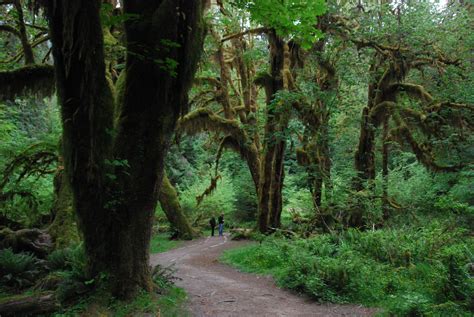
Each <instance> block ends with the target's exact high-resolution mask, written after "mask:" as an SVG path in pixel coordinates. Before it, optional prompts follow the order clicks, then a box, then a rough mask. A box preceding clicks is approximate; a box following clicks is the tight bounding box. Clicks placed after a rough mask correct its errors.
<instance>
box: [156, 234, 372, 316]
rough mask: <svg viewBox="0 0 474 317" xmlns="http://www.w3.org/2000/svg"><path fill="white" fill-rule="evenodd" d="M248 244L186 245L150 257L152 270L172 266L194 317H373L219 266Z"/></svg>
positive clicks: (217, 240)
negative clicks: (225, 257) (230, 251)
mask: <svg viewBox="0 0 474 317" xmlns="http://www.w3.org/2000/svg"><path fill="white" fill-rule="evenodd" d="M246 243H248V242H245V241H230V239H229V237H228V236H224V237H207V238H201V239H198V240H195V241H189V242H186V243H185V244H184V245H183V246H182V247H180V248H177V249H173V250H170V251H168V252H164V253H159V254H153V255H151V264H152V265H156V264H160V265H162V266H164V267H168V266H173V267H174V268H175V269H176V270H177V271H176V273H175V276H176V277H178V278H179V280H177V281H176V284H177V286H179V287H182V288H184V289H185V290H186V292H187V293H188V302H187V305H188V307H187V308H188V310H189V311H190V312H191V314H192V316H199V317H201V316H202V317H204V316H212V317H215V316H219V317H225V316H235V317H250V316H259V317H263V316H272V317H273V316H291V317H293V316H318V317H319V316H321V317H322V316H328V317H335V316H372V315H373V314H374V310H372V309H368V308H364V307H360V306H356V305H333V304H318V303H315V302H314V301H311V300H310V299H307V298H304V297H301V296H298V295H296V294H294V293H291V292H289V291H286V290H282V289H279V288H278V287H277V286H276V285H275V283H274V282H273V280H272V279H271V278H270V277H265V276H258V275H254V274H248V273H242V272H239V271H237V270H235V269H233V268H231V267H230V266H227V265H224V264H222V263H219V261H218V258H219V256H220V255H221V254H222V252H223V251H224V250H227V249H231V248H235V247H238V246H242V245H244V244H246Z"/></svg>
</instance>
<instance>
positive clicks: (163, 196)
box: [158, 173, 196, 239]
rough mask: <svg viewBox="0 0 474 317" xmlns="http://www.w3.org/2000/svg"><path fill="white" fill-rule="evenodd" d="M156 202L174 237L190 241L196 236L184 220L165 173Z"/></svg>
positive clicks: (174, 190) (186, 220)
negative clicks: (173, 232)
mask: <svg viewBox="0 0 474 317" xmlns="http://www.w3.org/2000/svg"><path fill="white" fill-rule="evenodd" d="M158 200H159V202H160V204H161V208H162V209H163V211H164V212H165V215H166V218H167V219H168V221H169V223H170V224H171V226H172V228H173V229H174V231H175V232H176V235H177V236H176V237H177V238H178V239H192V238H193V237H194V236H195V235H196V232H195V231H194V230H193V228H192V227H191V224H190V223H189V221H188V219H187V218H186V215H185V214H184V212H183V209H182V208H181V205H180V204H179V199H178V194H177V192H176V189H175V188H174V187H173V185H172V184H171V182H170V180H169V179H168V176H167V175H166V173H165V175H164V177H163V183H162V184H161V189H160V193H159V195H158Z"/></svg>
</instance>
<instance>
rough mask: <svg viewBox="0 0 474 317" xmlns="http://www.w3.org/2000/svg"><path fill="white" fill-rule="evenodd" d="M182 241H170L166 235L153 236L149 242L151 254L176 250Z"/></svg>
mask: <svg viewBox="0 0 474 317" xmlns="http://www.w3.org/2000/svg"><path fill="white" fill-rule="evenodd" d="M181 243H182V241H178V240H170V239H169V234H168V233H157V234H154V235H153V237H152V238H151V241H150V252H151V253H162V252H166V251H168V250H171V249H174V248H178V247H179V246H180V245H181Z"/></svg>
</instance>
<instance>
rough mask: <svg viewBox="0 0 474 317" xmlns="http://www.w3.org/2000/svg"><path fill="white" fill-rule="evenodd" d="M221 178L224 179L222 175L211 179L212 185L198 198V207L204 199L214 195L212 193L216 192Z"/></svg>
mask: <svg viewBox="0 0 474 317" xmlns="http://www.w3.org/2000/svg"><path fill="white" fill-rule="evenodd" d="M221 178H222V177H221V175H219V174H218V175H216V176H214V177H212V178H211V184H210V185H209V187H208V188H206V190H205V191H204V192H203V193H202V194H201V195H199V196H196V201H197V205H198V206H199V205H200V204H201V203H202V201H203V199H204V198H205V197H206V196H209V195H210V194H212V193H213V192H214V191H215V190H216V188H217V181H218V180H219V179H221Z"/></svg>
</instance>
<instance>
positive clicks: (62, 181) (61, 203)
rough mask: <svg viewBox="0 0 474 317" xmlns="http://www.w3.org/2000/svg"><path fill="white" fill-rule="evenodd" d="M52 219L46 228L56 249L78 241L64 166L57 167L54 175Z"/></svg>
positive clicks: (69, 187)
mask: <svg viewBox="0 0 474 317" xmlns="http://www.w3.org/2000/svg"><path fill="white" fill-rule="evenodd" d="M52 213H53V214H54V220H53V222H52V223H51V225H50V226H49V228H48V233H49V234H50V235H51V238H53V241H54V246H55V248H56V249H61V248H65V247H68V246H69V245H71V244H74V243H77V242H79V233H78V231H77V223H76V215H75V214H74V211H73V208H72V191H71V186H70V185H69V180H68V178H67V176H66V174H65V173H64V168H63V167H62V166H61V167H59V168H58V171H57V172H56V175H55V176H54V204H53V210H52Z"/></svg>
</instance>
